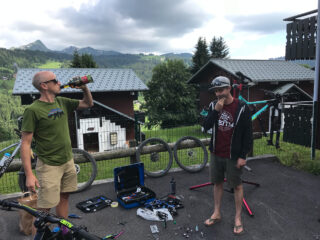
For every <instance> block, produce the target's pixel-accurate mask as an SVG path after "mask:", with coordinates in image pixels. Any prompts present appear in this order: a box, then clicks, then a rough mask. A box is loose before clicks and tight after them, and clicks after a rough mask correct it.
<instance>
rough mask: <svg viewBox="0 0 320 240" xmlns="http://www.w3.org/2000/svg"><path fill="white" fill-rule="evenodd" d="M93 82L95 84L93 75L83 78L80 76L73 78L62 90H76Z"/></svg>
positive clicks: (62, 86)
mask: <svg viewBox="0 0 320 240" xmlns="http://www.w3.org/2000/svg"><path fill="white" fill-rule="evenodd" d="M91 82H93V78H92V77H91V75H86V76H83V77H80V76H78V77H73V78H72V79H71V80H70V81H69V82H68V83H67V84H64V85H61V86H60V88H61V89H62V88H68V87H71V88H75V87H79V86H82V85H84V84H87V83H91Z"/></svg>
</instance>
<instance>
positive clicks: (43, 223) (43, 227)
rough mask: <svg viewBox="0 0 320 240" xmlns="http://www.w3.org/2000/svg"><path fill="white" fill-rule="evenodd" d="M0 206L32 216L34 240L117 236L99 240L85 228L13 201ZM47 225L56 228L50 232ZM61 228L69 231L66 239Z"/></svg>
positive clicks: (4, 202) (82, 239) (80, 239)
mask: <svg viewBox="0 0 320 240" xmlns="http://www.w3.org/2000/svg"><path fill="white" fill-rule="evenodd" d="M0 206H2V209H5V210H11V208H16V209H22V210H24V211H26V212H28V213H30V214H31V215H32V216H34V217H35V218H36V220H35V222H34V226H35V227H36V228H37V233H36V235H35V237H34V240H65V239H72V240H102V239H112V238H113V239H115V238H117V236H118V235H119V234H118V235H108V236H112V238H111V237H108V236H106V237H104V238H101V237H98V236H96V235H94V234H91V233H89V232H88V231H87V229H86V227H81V226H76V225H74V224H73V223H71V222H70V221H68V220H66V219H64V218H60V217H57V216H55V215H53V214H51V213H48V212H43V211H38V210H36V209H34V208H31V207H29V206H26V205H23V204H21V203H18V202H15V201H8V200H0ZM48 223H51V224H56V225H58V227H57V228H54V230H50V228H49V225H48ZM61 226H64V227H66V228H68V229H69V233H68V237H64V235H63V233H62V230H61ZM70 235H71V236H70Z"/></svg>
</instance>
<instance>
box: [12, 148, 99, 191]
mask: <svg viewBox="0 0 320 240" xmlns="http://www.w3.org/2000/svg"><path fill="white" fill-rule="evenodd" d="M72 153H73V156H74V155H78V157H80V158H84V159H85V162H84V163H80V164H77V163H76V162H75V167H76V169H77V170H78V171H77V179H78V189H77V190H76V191H74V192H72V193H78V192H82V191H84V190H86V189H87V188H89V187H90V186H91V184H92V183H93V181H94V179H95V178H96V176H97V171H98V170H97V163H96V160H95V159H94V158H93V157H92V155H91V154H89V153H88V152H86V151H85V150H82V149H78V148H72ZM79 155H80V156H79ZM74 159H75V157H74ZM77 166H78V167H77ZM18 184H19V187H20V189H21V191H22V192H25V191H28V189H27V187H26V177H25V173H24V169H23V167H21V169H20V172H19V177H18Z"/></svg>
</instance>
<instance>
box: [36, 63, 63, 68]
mask: <svg viewBox="0 0 320 240" xmlns="http://www.w3.org/2000/svg"><path fill="white" fill-rule="evenodd" d="M61 66H62V63H61V62H55V61H48V62H46V63H45V64H42V65H40V66H38V68H61Z"/></svg>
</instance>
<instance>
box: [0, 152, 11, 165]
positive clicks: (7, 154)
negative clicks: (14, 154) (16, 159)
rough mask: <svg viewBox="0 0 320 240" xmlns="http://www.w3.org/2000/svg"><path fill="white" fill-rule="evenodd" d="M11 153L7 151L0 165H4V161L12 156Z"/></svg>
mask: <svg viewBox="0 0 320 240" xmlns="http://www.w3.org/2000/svg"><path fill="white" fill-rule="evenodd" d="M10 156H11V154H10V153H5V154H4V155H3V157H2V159H1V161H0V167H3V166H4V163H5V162H6V161H7V159H8V158H10Z"/></svg>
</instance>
